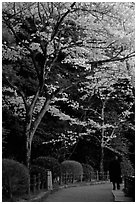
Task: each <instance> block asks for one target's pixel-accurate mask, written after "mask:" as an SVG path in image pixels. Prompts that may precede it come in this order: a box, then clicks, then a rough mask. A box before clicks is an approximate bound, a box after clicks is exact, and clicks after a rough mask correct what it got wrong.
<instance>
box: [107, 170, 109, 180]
mask: <svg viewBox="0 0 137 204" xmlns="http://www.w3.org/2000/svg"><path fill="white" fill-rule="evenodd" d="M107 180H109V171H107Z"/></svg>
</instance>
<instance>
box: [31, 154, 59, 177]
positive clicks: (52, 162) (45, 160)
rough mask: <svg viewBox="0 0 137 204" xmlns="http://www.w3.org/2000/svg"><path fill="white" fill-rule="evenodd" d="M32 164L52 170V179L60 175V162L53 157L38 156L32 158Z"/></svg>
mask: <svg viewBox="0 0 137 204" xmlns="http://www.w3.org/2000/svg"><path fill="white" fill-rule="evenodd" d="M34 164H35V165H37V166H40V167H42V168H45V170H50V171H51V172H52V177H53V179H55V178H56V177H58V176H60V173H61V168H60V164H59V162H58V161H57V160H56V159H55V158H53V157H38V158H36V159H35V160H34Z"/></svg>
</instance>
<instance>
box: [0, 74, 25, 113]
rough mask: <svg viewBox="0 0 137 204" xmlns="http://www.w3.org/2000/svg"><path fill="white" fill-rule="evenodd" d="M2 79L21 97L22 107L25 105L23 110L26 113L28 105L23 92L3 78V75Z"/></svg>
mask: <svg viewBox="0 0 137 204" xmlns="http://www.w3.org/2000/svg"><path fill="white" fill-rule="evenodd" d="M3 77H4V79H5V80H6V82H7V83H8V84H9V86H10V87H11V88H13V89H14V90H16V91H17V92H18V93H19V95H20V96H21V97H22V99H23V102H24V105H25V109H26V111H27V109H28V103H27V100H26V97H25V94H24V92H23V91H21V90H20V89H19V88H18V87H17V86H15V85H13V84H12V83H11V82H10V81H9V80H8V78H7V77H6V76H5V74H3Z"/></svg>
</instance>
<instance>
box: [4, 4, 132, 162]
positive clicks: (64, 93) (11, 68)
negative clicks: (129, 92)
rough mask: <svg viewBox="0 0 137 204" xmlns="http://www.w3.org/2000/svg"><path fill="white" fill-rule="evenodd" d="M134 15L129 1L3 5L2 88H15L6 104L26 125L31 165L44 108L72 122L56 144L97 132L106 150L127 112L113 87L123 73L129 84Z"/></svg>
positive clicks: (126, 107) (25, 130)
mask: <svg viewBox="0 0 137 204" xmlns="http://www.w3.org/2000/svg"><path fill="white" fill-rule="evenodd" d="M134 13H135V11H134V3H132V2H118V3H117V2H116V3H111V2H110V3H108V2H106V3H105V2H99V3H98V2H90V3H88V2H75V3H69V2H68V3H67V2H65V3H63V2H38V3H37V2H26V3H25V2H24V3H21V2H17V3H15V2H14V3H10V2H9V3H8V2H4V3H3V15H2V17H3V27H4V33H7V35H5V36H4V37H3V82H4V83H3V85H4V86H6V88H7V86H10V87H12V89H14V90H16V91H15V94H14V96H10V97H9V96H8V97H7V96H6V97H5V101H4V105H5V104H6V103H7V104H6V105H7V106H8V107H10V108H11V107H12V108H13V110H14V111H13V112H14V113H15V114H16V115H18V116H19V117H21V119H23V120H24V122H25V128H24V137H25V140H26V143H27V144H26V146H27V147H30V148H28V149H27V158H28V159H27V165H28V166H29V160H30V155H31V144H32V141H33V139H34V138H35V139H36V137H39V134H37V133H38V132H40V131H39V130H40V129H38V126H39V125H40V123H41V121H42V118H43V117H44V115H45V113H47V112H49V113H50V114H51V115H52V116H53V117H54V116H55V117H59V119H61V120H63V121H64V120H65V121H67V122H68V123H69V125H70V126H71V127H72V128H71V127H70V126H69V127H68V125H67V131H66V132H65V131H63V132H62V133H61V134H60V133H59V134H58V135H57V134H56V138H55V140H54V138H53V136H52V137H51V139H50V141H51V142H53V144H58V141H59V142H61V149H63V148H67V146H71V145H70V143H71V144H72V146H73V145H74V144H76V143H77V142H78V141H79V138H81V137H84V136H87V135H88V136H91V140H94V139H95V138H96V141H98V142H99V144H101V134H102V135H103V138H102V139H103V143H104V144H105V147H108V146H107V145H109V148H111V139H112V137H117V136H119V135H116V132H115V134H114V131H113V130H115V129H117V128H116V127H117V126H118V124H117V122H120V120H121V117H120V113H122V114H124V117H126V116H127V114H128V113H129V109H128V108H129V104H128V103H127V102H126V99H125V98H124V102H125V103H122V100H119V99H118V100H117V99H116V98H118V97H119V98H120V97H121V96H120V95H119V96H118V97H117V96H114V95H113V96H112V94H111V91H112V90H114V87H113V84H115V83H116V82H117V81H118V78H121V77H125V78H127V77H129V78H130V80H131V82H132V84H134V83H133V82H134V80H132V79H133V78H134V77H132V76H134V71H133V70H134V50H135V48H134ZM6 31H7V32H6ZM108 87H109V88H110V89H109V90H108ZM4 88H5V87H4ZM121 95H122V94H121ZM112 97H113V99H112ZM122 97H123V96H122ZM95 98H96V100H95V101H96V103H94V99H95ZM90 99H91V100H90ZM105 99H107V103H106V104H105V105H106V107H103V106H102V105H103V103H102V102H104V100H105ZM122 99H123V98H122ZM9 101H10V102H9ZM91 104H92V105H93V106H94V107H93V109H92V111H90V110H89V109H90V108H92V107H91V106H92V105H91ZM66 107H67V108H66ZM68 107H69V108H68ZM70 107H71V108H70ZM109 107H110V109H109ZM112 107H115V108H113V109H112V110H111V108H112ZM118 107H120V108H118ZM121 107H122V108H123V110H122V108H121ZM103 108H104V114H105V115H104V116H105V117H103V114H102V110H103ZM126 109H128V111H127V110H126ZM70 110H71V111H70ZM128 115H129V114H128ZM93 117H94V118H93ZM85 118H86V119H85ZM110 118H111V120H110ZM112 118H113V120H112ZM102 119H103V120H102ZM122 119H123V118H122ZM102 121H103V122H102ZM115 123H116V124H115ZM64 129H65V128H64ZM37 130H38V131H37ZM36 131H37V132H36ZM41 132H42V131H41ZM44 132H46V131H44ZM54 132H55V131H54ZM104 133H105V134H104ZM34 135H35V136H34ZM46 135H47V134H45V137H46ZM53 135H54V134H53ZM93 137H94V139H93ZM38 140H39V139H36V140H35V141H38ZM50 141H49V140H48V141H47V138H46V139H45V142H50ZM42 142H43V141H42ZM101 145H102V144H101ZM59 148H60V145H59ZM111 149H112V148H111ZM63 150H64V149H63Z"/></svg>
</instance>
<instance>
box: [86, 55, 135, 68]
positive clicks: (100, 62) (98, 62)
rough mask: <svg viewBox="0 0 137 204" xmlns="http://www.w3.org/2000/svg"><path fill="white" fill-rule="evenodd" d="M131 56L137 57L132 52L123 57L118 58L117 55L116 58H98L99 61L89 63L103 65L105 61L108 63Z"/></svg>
mask: <svg viewBox="0 0 137 204" xmlns="http://www.w3.org/2000/svg"><path fill="white" fill-rule="evenodd" d="M131 57H135V53H134V52H132V53H130V54H129V55H127V56H125V57H121V58H116V56H115V57H114V58H110V59H106V60H98V61H93V62H90V63H89V64H91V65H92V64H97V65H99V64H100V65H102V64H103V63H107V62H116V61H124V60H126V59H129V58H131Z"/></svg>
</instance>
